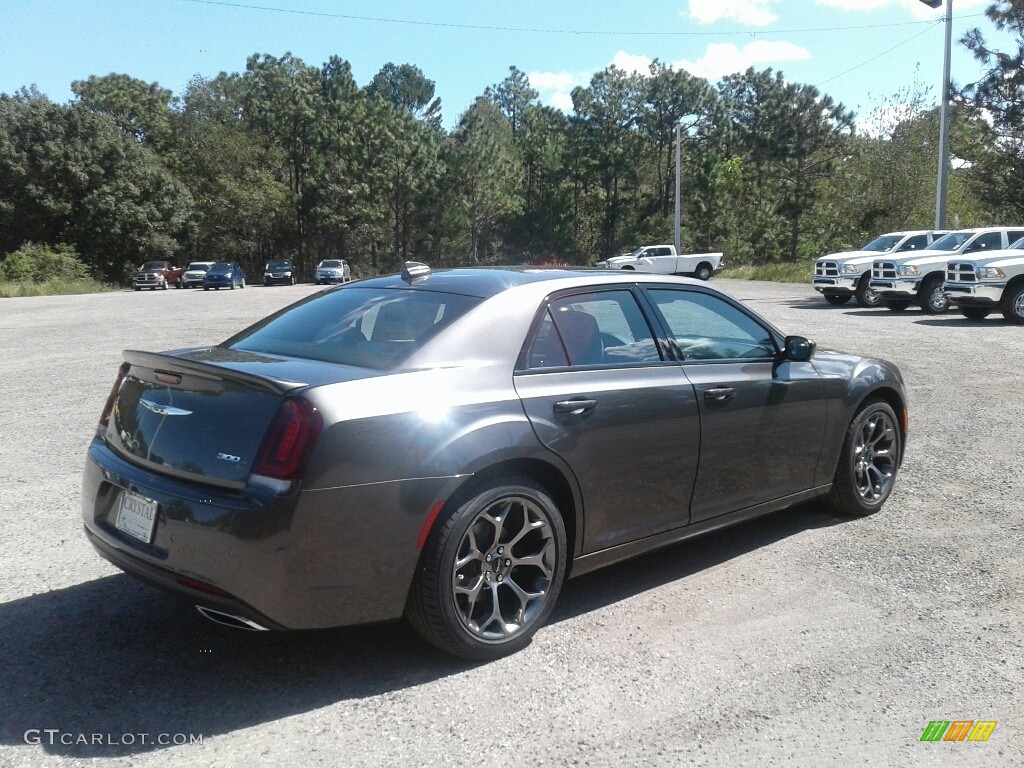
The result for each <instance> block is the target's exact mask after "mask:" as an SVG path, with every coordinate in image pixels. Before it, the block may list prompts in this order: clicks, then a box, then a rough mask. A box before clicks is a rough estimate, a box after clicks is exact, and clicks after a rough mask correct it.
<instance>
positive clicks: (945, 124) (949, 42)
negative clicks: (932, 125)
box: [935, 0, 953, 229]
mask: <svg viewBox="0 0 1024 768" xmlns="http://www.w3.org/2000/svg"><path fill="white" fill-rule="evenodd" d="M952 50H953V0H946V51H945V59H944V60H943V63H942V108H941V109H940V110H939V178H938V182H937V183H936V186H935V228H936V229H945V228H946V190H947V188H948V186H949V98H950V95H951V91H952V90H953V88H952V85H951V84H950V82H949V77H950V73H949V67H950V56H951V54H952Z"/></svg>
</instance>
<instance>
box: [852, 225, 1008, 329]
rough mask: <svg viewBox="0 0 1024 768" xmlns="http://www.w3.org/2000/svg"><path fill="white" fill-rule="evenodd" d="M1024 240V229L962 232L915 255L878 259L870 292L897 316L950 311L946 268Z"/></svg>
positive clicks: (1000, 228)
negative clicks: (913, 310)
mask: <svg viewBox="0 0 1024 768" xmlns="http://www.w3.org/2000/svg"><path fill="white" fill-rule="evenodd" d="M1021 237H1024V227H983V228H981V229H961V230H957V231H956V232H950V233H949V234H948V235H946V236H945V237H940V238H939V239H938V240H936V241H935V242H934V243H932V244H931V245H929V246H928V247H927V248H925V249H924V250H923V251H921V252H920V253H918V254H916V255H907V256H902V257H888V258H883V259H876V260H875V262H874V264H873V265H872V267H871V288H872V290H874V291H875V292H876V293H877V294H878V295H879V296H881V297H882V304H883V305H885V307H886V308H888V309H891V310H893V311H895V312H899V311H901V310H904V309H906V308H907V307H909V306H910V305H911V304H913V303H917V304H918V305H919V306H920V307H921V309H923V310H924V311H925V312H927V313H928V314H931V315H940V314H942V313H943V312H945V311H946V310H947V309H949V297H948V296H947V295H946V292H945V289H944V288H943V283H944V282H945V280H946V264H947V263H948V262H949V261H951V260H953V259H957V258H959V257H960V256H966V255H968V254H972V253H982V252H985V251H999V250H1002V249H1004V248H1006V247H1007V246H1008V245H1009V244H1010V243H1012V242H1014V241H1016V240H1019V239H1020V238H1021Z"/></svg>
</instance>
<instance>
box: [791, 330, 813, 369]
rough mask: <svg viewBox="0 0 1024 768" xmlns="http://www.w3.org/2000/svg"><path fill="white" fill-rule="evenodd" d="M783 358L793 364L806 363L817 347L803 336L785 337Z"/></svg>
mask: <svg viewBox="0 0 1024 768" xmlns="http://www.w3.org/2000/svg"><path fill="white" fill-rule="evenodd" d="M785 345H786V346H785V349H784V350H783V356H784V358H785V359H786V360H791V361H793V362H794V363H806V362H807V361H808V360H810V359H811V357H813V356H814V350H815V348H816V347H817V345H816V344H815V343H814V342H813V341H811V340H810V339H805V338H804V337H803V336H787V337H786V342H785Z"/></svg>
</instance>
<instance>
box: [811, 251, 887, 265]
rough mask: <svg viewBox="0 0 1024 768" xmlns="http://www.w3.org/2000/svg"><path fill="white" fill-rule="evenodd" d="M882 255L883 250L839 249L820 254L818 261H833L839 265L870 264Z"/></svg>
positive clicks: (883, 254)
mask: <svg viewBox="0 0 1024 768" xmlns="http://www.w3.org/2000/svg"><path fill="white" fill-rule="evenodd" d="M882 256H885V251H841V252H839V253H830V254H829V255H828V256H822V257H821V258H820V259H818V261H834V262H836V263H838V264H839V265H843V264H870V263H871V262H873V261H874V260H875V259H878V258H880V257H882Z"/></svg>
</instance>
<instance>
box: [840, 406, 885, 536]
mask: <svg viewBox="0 0 1024 768" xmlns="http://www.w3.org/2000/svg"><path fill="white" fill-rule="evenodd" d="M902 456H903V435H902V433H901V432H900V428H899V422H898V421H897V418H896V413H895V412H894V411H893V409H892V406H890V405H889V404H888V403H887V402H885V401H884V400H878V399H870V400H868V401H866V402H865V403H864V404H863V405H862V406H861V407H860V410H858V411H857V414H856V415H855V416H854V417H853V420H852V421H851V422H850V426H849V428H848V429H847V430H846V434H845V435H844V437H843V448H842V451H841V452H840V454H839V466H838V467H836V474H835V478H834V479H833V481H832V490H831V491H830V492H829V495H828V496H827V502H828V505H829V506H830V507H832V509H833V510H834V511H835V512H837V513H838V514H841V515H850V516H853V517H864V516H865V515H871V514H874V513H875V512H877V511H878V510H879V509H881V508H882V505H883V504H885V500H886V499H888V498H889V494H890V493H892V488H893V484H894V483H895V481H896V474H897V473H898V471H899V466H900V460H901V458H902Z"/></svg>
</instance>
